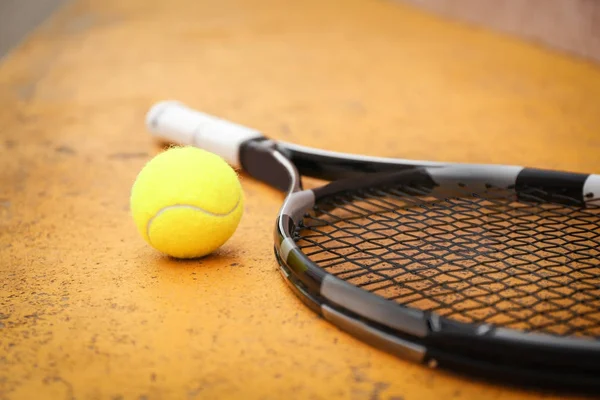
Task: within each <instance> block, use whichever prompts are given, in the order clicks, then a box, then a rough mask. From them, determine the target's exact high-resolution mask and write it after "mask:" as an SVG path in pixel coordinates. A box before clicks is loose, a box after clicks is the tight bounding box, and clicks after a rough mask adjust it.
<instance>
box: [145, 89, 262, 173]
mask: <svg viewBox="0 0 600 400" xmlns="http://www.w3.org/2000/svg"><path fill="white" fill-rule="evenodd" d="M146 126H147V128H148V130H149V131H150V132H151V133H152V134H153V135H154V136H156V137H158V138H161V139H163V140H166V141H169V142H172V143H176V144H179V145H190V146H196V147H200V148H202V149H205V150H207V151H210V152H211V153H215V154H217V155H219V156H221V157H223V158H224V159H225V161H227V162H228V163H229V164H230V165H231V166H233V167H237V168H239V167H240V166H241V165H240V158H239V148H240V145H241V144H242V143H243V142H244V141H246V140H248V139H252V138H256V137H261V136H262V134H261V133H260V132H259V131H257V130H254V129H250V128H247V127H245V126H242V125H238V124H234V123H233V122H229V121H226V120H223V119H220V118H217V117H214V116H212V115H208V114H204V113H201V112H199V111H196V110H193V109H191V108H189V107H187V106H185V105H184V104H181V103H178V102H176V101H163V102H160V103H157V104H155V105H154V106H153V107H152V108H151V109H150V111H149V112H148V115H147V116H146Z"/></svg>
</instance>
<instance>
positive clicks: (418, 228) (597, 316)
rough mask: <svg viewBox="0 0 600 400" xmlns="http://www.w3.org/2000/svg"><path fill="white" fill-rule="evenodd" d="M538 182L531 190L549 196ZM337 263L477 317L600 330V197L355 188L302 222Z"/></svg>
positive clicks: (445, 311) (312, 245) (303, 240)
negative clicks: (591, 202)
mask: <svg viewBox="0 0 600 400" xmlns="http://www.w3.org/2000/svg"><path fill="white" fill-rule="evenodd" d="M540 198H543V196H539V191H538V190H532V191H531V195H530V196H529V198H528V200H531V199H536V200H538V199H540ZM296 242H297V244H298V246H299V247H300V249H301V250H302V251H303V252H304V253H305V254H306V255H308V256H309V258H311V260H312V261H313V262H315V263H316V264H318V265H319V266H320V267H321V268H323V269H325V270H326V271H327V272H329V273H331V274H333V275H335V276H337V277H338V278H340V279H343V280H346V281H348V282H350V283H352V284H354V285H356V286H358V287H361V288H363V289H365V290H368V291H370V292H372V293H376V294H378V295H380V296H382V297H385V298H387V299H390V300H394V301H396V302H398V303H400V304H403V305H406V306H409V307H413V308H418V309H422V310H428V311H434V312H436V313H438V314H440V315H442V316H445V317H448V318H451V319H456V320H459V321H463V322H470V323H484V322H485V323H493V324H496V325H499V326H505V327H510V328H515V329H521V330H524V331H536V332H545V333H553V334H557V335H581V336H593V337H599V336H600V261H599V260H600V251H599V249H600V207H598V206H591V207H590V208H588V209H581V208H578V207H574V206H567V205H563V204H549V203H534V202H529V201H527V202H524V201H522V200H517V199H516V198H514V196H513V195H511V194H508V193H507V192H506V191H504V190H500V189H496V188H489V189H488V191H486V192H485V193H483V194H482V195H479V196H473V195H464V196H460V197H459V196H456V197H452V198H447V199H444V200H440V199H437V198H435V197H432V196H430V195H428V192H427V189H426V188H422V187H417V186H414V187H394V188H385V189H382V188H377V189H369V190H362V191H356V192H351V193H345V194H343V195H337V196H335V197H330V198H327V199H325V200H324V201H320V202H318V203H317V204H316V206H315V207H314V209H313V211H312V212H311V213H310V214H309V215H307V216H306V217H305V218H304V220H303V222H302V223H301V225H300V226H299V227H298V228H297V230H296Z"/></svg>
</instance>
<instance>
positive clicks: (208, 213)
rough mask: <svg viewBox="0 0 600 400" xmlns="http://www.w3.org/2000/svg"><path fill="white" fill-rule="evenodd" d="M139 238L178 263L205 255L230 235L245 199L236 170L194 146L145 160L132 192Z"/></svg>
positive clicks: (179, 148)
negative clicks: (145, 162)
mask: <svg viewBox="0 0 600 400" xmlns="http://www.w3.org/2000/svg"><path fill="white" fill-rule="evenodd" d="M130 206H131V213H132V216H133V220H134V221H135V224H136V226H137V229H138V231H139V232H140V234H141V235H142V237H143V238H144V239H145V240H146V242H148V243H149V244H150V245H151V246H152V247H154V248H155V249H157V250H159V251H161V252H163V253H165V254H168V255H170V256H173V257H177V258H195V257H202V256H205V255H207V254H209V253H211V252H213V251H214V250H216V249H217V248H219V247H220V246H221V245H222V244H224V243H225V242H226V241H227V240H228V239H229V238H230V237H231V235H233V232H234V231H235V229H236V228H237V226H238V223H239V222H240V219H241V217H242V212H243V206H244V197H243V192H242V188H241V185H240V182H239V180H238V177H237V174H236V173H235V171H234V170H233V169H232V168H231V167H230V166H229V165H228V164H227V163H226V162H225V161H224V160H223V159H222V158H221V157H219V156H217V155H215V154H212V153H209V152H207V151H205V150H201V149H198V148H196V147H173V148H170V149H169V150H166V151H164V152H162V153H160V154H158V155H157V156H156V157H154V158H153V159H152V160H150V161H149V162H148V163H147V164H146V165H145V166H144V168H143V169H142V170H141V171H140V173H139V174H138V176H137V178H136V180H135V183H134V184H133V187H132V189H131V199H130Z"/></svg>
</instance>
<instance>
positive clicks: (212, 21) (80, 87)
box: [0, 0, 600, 400]
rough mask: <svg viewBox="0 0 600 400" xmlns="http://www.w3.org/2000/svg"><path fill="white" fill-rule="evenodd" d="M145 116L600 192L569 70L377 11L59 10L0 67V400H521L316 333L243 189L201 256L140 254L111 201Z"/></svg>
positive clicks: (265, 212) (386, 8)
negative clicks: (551, 171)
mask: <svg viewBox="0 0 600 400" xmlns="http://www.w3.org/2000/svg"><path fill="white" fill-rule="evenodd" d="M165 98H175V99H179V100H182V101H184V102H187V103H189V104H190V105H192V106H194V107H197V108H200V109H202V110H204V111H207V112H209V113H214V114H218V115H221V116H223V117H226V118H229V119H232V120H234V121H237V122H240V123H243V124H247V125H250V126H252V127H255V128H258V129H261V130H264V131H265V132H267V133H268V134H270V135H272V136H274V137H276V138H280V139H285V140H288V141H294V142H298V143H301V144H305V145H315V146H320V147H324V148H326V149H335V150H339V151H349V152H358V153H367V154H372V155H382V156H401V157H407V158H420V159H433V160H454V161H470V162H503V163H514V164H528V165H532V166H537V167H545V168H560V169H568V170H574V171H589V172H600V156H599V155H600V106H599V104H598V99H599V98H600V69H599V68H598V67H596V66H593V65H591V64H587V63H585V62H582V61H578V60H575V59H569V58H566V57H565V56H562V55H558V54H554V53H551V52H547V51H544V50H541V49H538V48H536V47H534V46H531V45H527V44H523V43H519V42H517V41H515V40H512V39H507V38H504V37H502V36H496V35H493V34H490V33H486V32H484V31H481V30H475V29H471V28H468V27H465V26H462V25H460V24H454V23H450V22H446V21H442V20H440V19H437V18H435V17H431V16H427V15H426V14H423V13H420V12H418V11H415V10H413V9H410V8H407V7H405V6H402V5H399V4H396V3H393V2H386V1H367V0H360V1H359V0H343V1H342V0H339V1H333V0H332V1H326V2H325V1H318V0H306V1H296V2H291V1H290V2H282V1H278V0H238V1H234V0H222V1H209V0H178V1H173V2H165V1H147V0H131V1H127V2H121V1H117V0H105V1H100V0H97V1H84V0H77V1H75V2H74V3H71V4H70V5H69V6H67V7H66V8H65V9H63V10H62V11H60V12H59V13H58V14H56V15H55V16H54V18H53V19H52V20H51V21H50V22H49V23H47V24H46V25H45V26H44V27H43V28H42V29H40V30H38V31H37V32H36V33H35V34H34V35H33V36H31V37H30V38H29V39H28V40H27V41H26V42H25V43H24V44H23V45H22V46H20V47H19V48H18V49H17V50H15V51H14V52H13V53H12V54H10V55H9V56H8V57H7V58H5V59H4V60H3V61H2V63H1V64H0V398H2V399H4V398H6V399H33V398H35V399H40V398H56V399H73V398H76V399H121V398H122V399H166V398H174V399H175V398H176V399H195V398H234V397H237V398H241V397H242V395H243V397H244V398H264V399H279V398H302V399H329V398H347V399H394V400H399V399H404V400H413V399H414V400H418V399H440V398H443V399H449V398H455V399H483V398H485V399H533V398H539V397H541V396H542V395H541V394H539V393H535V392H529V391H522V390H517V389H509V388H506V387H503V386H500V385H488V384H484V383H481V382H475V381H472V380H470V379H467V378H461V377H457V376H453V375H451V374H448V373H442V372H439V371H432V370H429V369H426V368H424V367H422V366H418V365H414V364H410V363H408V362H404V361H401V360H398V359H395V358H393V357H391V356H388V355H386V354H384V353H382V352H380V351H378V350H375V349H373V348H371V347H369V346H367V345H364V344H362V343H361V342H359V341H357V340H355V339H353V338H352V337H350V336H348V335H346V334H344V333H342V332H340V331H339V330H337V329H336V328H334V327H332V326H330V325H329V324H327V323H326V322H324V321H322V320H320V319H319V318H318V317H317V316H315V315H314V314H313V313H311V312H310V311H309V310H308V309H307V308H305V307H304V306H303V305H302V304H301V302H300V301H299V300H298V299H296V298H295V296H294V295H293V293H292V292H291V291H290V290H289V289H288V288H287V287H286V286H285V284H284V282H283V280H282V279H281V278H280V276H279V274H278V272H277V270H276V263H275V261H274V259H273V257H272V248H271V247H272V234H271V232H272V224H273V219H274V216H275V214H276V212H277V210H278V207H279V205H280V203H281V196H280V195H279V194H278V193H277V192H276V191H274V190H272V189H269V188H267V187H265V186H264V185H262V184H259V183H256V182H254V181H252V180H250V179H249V178H247V177H245V176H243V177H242V178H243V182H242V183H243V188H244V192H245V195H246V198H247V204H246V212H245V215H244V217H243V219H242V222H241V224H240V226H239V228H238V230H237V232H236V234H235V235H234V236H233V238H232V239H231V240H230V241H229V242H228V243H227V244H226V245H225V246H224V247H223V248H222V249H221V250H219V251H218V252H217V253H215V254H214V255H212V256H210V257H208V258H206V259H202V260H195V261H187V262H177V261H173V260H171V259H168V258H165V257H163V256H161V255H160V254H157V253H156V252H155V251H154V250H152V249H151V248H150V247H149V246H147V245H146V244H145V242H144V241H143V240H142V239H141V238H140V237H139V235H138V233H137V232H136V229H135V226H134V224H133V221H132V220H131V217H130V216H129V209H128V198H129V191H130V187H131V184H132V183H133V180H134V178H135V176H136V174H137V172H138V171H139V170H140V168H141V167H142V166H143V164H144V163H145V162H146V161H147V160H148V159H150V157H152V155H154V154H156V153H157V152H158V151H160V148H159V147H158V146H157V144H156V143H154V142H153V141H152V140H151V138H150V137H149V135H147V134H146V132H145V129H144V124H143V119H144V115H145V113H146V111H147V110H148V108H149V107H150V105H151V104H153V103H154V101H156V100H162V99H165ZM545 398H546V397H545ZM547 398H551V396H548V397H547Z"/></svg>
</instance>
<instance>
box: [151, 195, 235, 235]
mask: <svg viewBox="0 0 600 400" xmlns="http://www.w3.org/2000/svg"><path fill="white" fill-rule="evenodd" d="M241 200H242V196H239V197H238V200H237V202H236V203H235V205H234V206H233V207H232V208H231V210H229V211H227V212H226V213H214V212H210V211H207V210H205V209H203V208H200V207H198V206H194V205H191V204H172V205H170V206H166V207H163V208H161V209H160V210H158V211H157V212H156V214H154V215H153V216H152V218H150V219H149V220H148V222H147V223H146V237H147V238H148V241H149V242H150V244H152V239H151V238H150V226H151V225H152V221H154V219H155V218H157V217H158V216H159V215H161V214H162V213H163V212H165V211H168V210H169V209H173V208H189V209H192V210H194V211H200V212H202V213H204V214H207V215H210V216H211V217H227V216H228V215H231V214H232V213H233V212H234V211H235V210H236V209H237V208H238V206H239V205H240V201H241Z"/></svg>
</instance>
